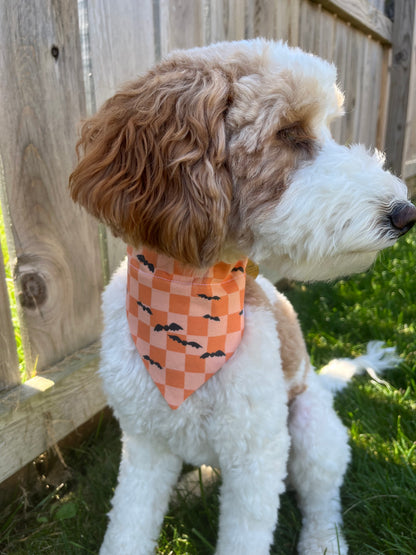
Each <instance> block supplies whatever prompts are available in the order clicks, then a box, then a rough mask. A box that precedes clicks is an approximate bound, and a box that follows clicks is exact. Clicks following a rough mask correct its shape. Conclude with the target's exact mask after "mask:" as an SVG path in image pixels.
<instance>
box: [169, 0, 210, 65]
mask: <svg viewBox="0 0 416 555" xmlns="http://www.w3.org/2000/svg"><path fill="white" fill-rule="evenodd" d="M159 1H160V41H161V52H162V56H165V55H166V54H167V53H168V52H170V51H171V50H175V49H177V48H191V47H193V46H202V45H203V42H204V26H203V9H202V4H201V2H199V1H193V0H159Z"/></svg>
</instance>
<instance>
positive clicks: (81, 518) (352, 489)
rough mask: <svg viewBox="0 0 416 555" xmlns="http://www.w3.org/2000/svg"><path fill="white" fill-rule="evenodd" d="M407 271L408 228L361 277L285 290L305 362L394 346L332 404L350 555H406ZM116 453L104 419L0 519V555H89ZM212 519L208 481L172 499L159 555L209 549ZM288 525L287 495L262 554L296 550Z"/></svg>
mask: <svg viewBox="0 0 416 555" xmlns="http://www.w3.org/2000/svg"><path fill="white" fill-rule="evenodd" d="M415 268H416V232H415V231H414V232H412V233H411V234H409V235H408V236H406V237H405V238H403V239H402V240H401V241H400V242H399V243H398V244H397V245H396V246H395V247H393V248H391V249H389V251H387V252H385V253H382V255H381V256H380V258H379V260H378V261H377V263H376V264H375V266H374V268H372V269H371V270H370V271H369V272H368V273H366V274H362V275H359V276H356V277H354V278H352V279H348V280H341V281H338V282H337V283H334V284H314V285H300V284H295V286H294V287H293V288H292V289H291V290H290V291H289V292H288V296H289V297H290V299H291V301H292V302H293V304H294V305H295V307H296V309H297V311H298V313H299V314H300V319H301V323H302V327H303V329H304V332H305V336H306V340H307V343H308V348H309V351H310V354H311V358H312V361H313V364H314V365H315V366H316V367H319V366H321V365H323V364H325V363H326V362H328V360H329V359H331V358H333V357H338V356H350V355H351V354H354V355H358V354H361V353H362V352H363V350H364V349H365V345H366V343H367V342H368V341H369V340H371V339H381V340H384V341H386V342H387V344H388V345H395V346H396V348H397V351H398V352H399V353H400V354H401V356H402V358H403V363H402V364H401V366H400V367H399V368H396V369H394V370H392V371H390V372H389V374H388V376H387V377H386V379H387V380H388V382H389V385H388V386H384V385H379V384H377V383H374V382H372V381H371V380H370V379H369V378H368V377H360V378H357V379H354V381H353V383H352V384H351V385H350V386H349V387H348V388H347V389H346V390H345V391H344V392H343V393H342V394H340V395H338V397H337V399H336V409H337V411H338V413H339V414H340V416H341V418H342V420H343V422H344V423H345V425H346V426H348V428H349V430H350V442H351V447H352V455H353V458H352V463H351V465H350V467H349V470H348V473H347V476H346V479H345V483H344V486H343V489H342V504H343V510H344V522H345V535H346V537H347V540H348V543H349V545H350V552H351V553H352V554H354V555H367V554H374V553H376V554H400V555H410V554H414V553H416V511H415V508H416V329H415V326H416V318H415V316H416V276H415ZM119 456H120V434H119V430H118V427H117V424H116V423H115V422H114V421H109V422H107V423H105V424H104V423H103V425H102V426H100V427H98V429H97V430H96V432H95V433H94V434H93V435H92V436H91V437H89V438H88V440H87V441H86V442H85V443H84V444H83V445H81V446H80V447H79V448H77V449H74V448H73V449H69V450H66V451H64V457H65V460H66V463H67V464H68V466H69V469H67V470H65V471H64V472H63V474H62V475H61V479H58V480H56V478H55V479H54V480H52V478H51V477H50V475H48V473H47V472H45V473H44V474H45V475H44V476H42V477H41V478H39V481H38V482H39V483H38V488H37V490H36V491H32V492H31V493H30V494H25V495H21V496H20V497H19V498H18V499H17V500H16V501H15V502H14V503H12V504H11V505H10V506H9V507H7V508H5V509H4V510H3V512H2V513H1V514H0V552H1V553H10V554H13V555H14V554H16V555H18V554H27V553H29V554H32V553H33V554H38V553H52V554H55V553H60V554H61V553H62V554H84V553H85V554H87V553H97V550H98V547H99V545H100V542H101V540H102V537H103V534H104V531H105V527H106V517H105V514H106V512H107V511H108V510H109V507H110V499H111V496H112V492H113V488H114V486H115V481H116V475H117V468H118V462H119ZM40 474H42V472H40ZM58 476H59V473H58ZM217 518H218V485H216V486H214V487H213V488H211V489H209V490H207V491H205V490H203V495H201V497H200V498H199V499H195V498H188V499H183V500H181V501H180V502H179V503H178V504H177V505H176V506H175V507H174V508H172V509H171V511H170V512H169V514H168V515H167V516H166V518H165V521H164V525H163V529H162V532H161V536H160V538H159V548H158V552H159V553H160V554H163V555H168V554H178V555H185V554H189V555H196V554H198V555H201V554H202V555H204V554H207V555H208V554H211V553H213V549H214V545H215V538H216V533H217V525H218V521H217ZM299 529H300V515H299V512H298V510H297V507H296V503H295V499H294V496H293V494H291V493H287V494H285V495H284V496H283V498H282V506H281V509H280V513H279V526H278V529H277V531H276V536H275V544H274V546H273V548H272V553H273V554H274V555H291V554H294V553H296V543H297V538H298V534H299ZM254 555H255V554H254Z"/></svg>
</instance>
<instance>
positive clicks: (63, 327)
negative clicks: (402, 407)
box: [0, 0, 102, 371]
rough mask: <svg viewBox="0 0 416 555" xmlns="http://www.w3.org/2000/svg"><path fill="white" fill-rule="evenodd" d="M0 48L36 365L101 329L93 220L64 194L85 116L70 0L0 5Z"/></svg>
mask: <svg viewBox="0 0 416 555" xmlns="http://www.w3.org/2000/svg"><path fill="white" fill-rule="evenodd" d="M0 52H1V53H2V55H1V56H0V74H1V76H2V78H1V80H0V124H1V129H2V133H1V134H0V150H1V153H2V157H3V163H4V177H5V189H6V191H5V194H6V196H7V200H8V205H9V207H10V217H11V228H12V233H13V239H14V246H15V252H16V255H17V264H16V267H15V268H14V273H15V275H16V276H17V282H18V284H17V287H18V289H19V291H20V303H21V306H22V311H23V315H24V322H23V323H24V325H25V328H26V330H27V335H28V337H29V341H30V348H31V349H30V350H31V353H32V357H33V358H32V360H27V361H26V362H27V365H28V367H29V370H31V367H33V365H34V363H35V361H37V370H38V371H40V370H43V369H45V368H46V367H48V366H50V365H51V364H53V363H55V362H56V361H58V360H60V359H62V358H63V357H64V356H66V355H68V354H70V353H73V352H75V351H76V350H77V349H79V348H80V347H83V346H85V345H88V344H89V343H91V342H92V341H94V340H95V339H96V338H97V336H98V334H99V331H100V324H99V322H100V318H99V312H100V310H99V306H100V289H101V287H102V277H101V264H100V258H99V250H98V234H97V226H96V224H95V222H92V220H90V219H89V218H88V217H87V216H86V215H85V214H84V213H83V212H82V211H81V210H80V209H79V208H77V207H75V205H74V204H73V203H72V201H71V199H70V198H69V194H68V191H67V182H68V176H69V174H70V172H71V170H72V168H73V166H74V163H75V142H76V128H77V125H78V122H79V120H80V119H81V116H83V115H84V114H85V100H84V90H83V86H82V67H81V55H80V51H79V34H78V17H77V2H76V0H70V1H64V0H33V1H31V2H27V1H26V0H15V1H13V2H9V1H8V2H1V3H0ZM27 351H28V350H27V349H26V352H27Z"/></svg>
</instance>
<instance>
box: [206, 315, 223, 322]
mask: <svg viewBox="0 0 416 555" xmlns="http://www.w3.org/2000/svg"><path fill="white" fill-rule="evenodd" d="M202 318H206V319H207V320H214V322H219V321H220V318H219V316H211V315H210V314H204V316H202Z"/></svg>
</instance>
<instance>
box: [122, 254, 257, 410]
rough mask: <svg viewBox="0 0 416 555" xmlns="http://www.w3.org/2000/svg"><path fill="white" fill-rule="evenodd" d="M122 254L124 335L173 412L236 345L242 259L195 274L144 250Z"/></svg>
mask: <svg viewBox="0 0 416 555" xmlns="http://www.w3.org/2000/svg"><path fill="white" fill-rule="evenodd" d="M127 254H128V274H127V319H128V322H129V328H130V333H131V335H132V338H133V341H134V343H135V345H136V348H137V350H138V352H139V354H140V356H141V358H142V360H143V362H144V365H145V366H146V368H147V370H148V372H149V374H150V375H151V377H152V379H153V381H154V382H155V384H156V385H157V387H158V388H159V390H160V392H161V393H162V395H163V396H164V398H165V399H166V401H167V402H168V404H169V406H170V407H171V408H172V409H176V408H178V407H179V405H180V404H181V403H183V401H184V400H185V399H186V398H187V397H189V395H191V394H192V393H193V392H194V391H195V390H196V389H198V387H201V385H203V384H204V383H205V382H206V381H207V380H209V378H211V377H212V376H213V375H214V374H215V373H216V372H217V371H218V370H219V369H220V368H221V367H222V366H223V365H224V363H225V362H226V361H227V360H228V359H229V358H230V357H231V356H232V355H233V353H234V352H235V350H236V349H237V347H238V345H239V344H240V341H241V338H242V336H243V330H244V314H243V307H244V292H245V282H246V275H245V268H246V264H247V260H241V261H239V262H237V263H236V264H234V265H230V264H226V263H225V262H220V263H218V264H216V265H215V266H213V267H212V268H210V269H209V270H208V271H207V272H206V273H205V274H204V275H202V276H195V273H193V272H192V270H189V269H186V268H184V267H182V266H181V265H180V264H179V263H178V262H176V261H175V260H173V259H172V258H169V257H167V256H165V255H161V254H157V253H156V252H154V251H152V250H149V249H146V248H142V249H141V250H134V249H133V248H132V247H130V246H129V247H128V248H127Z"/></svg>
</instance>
